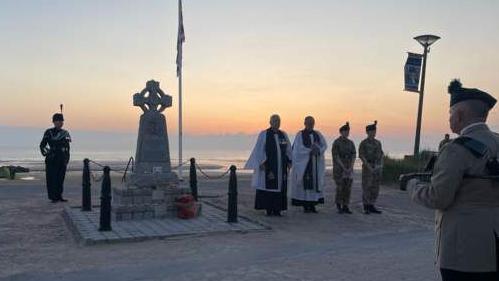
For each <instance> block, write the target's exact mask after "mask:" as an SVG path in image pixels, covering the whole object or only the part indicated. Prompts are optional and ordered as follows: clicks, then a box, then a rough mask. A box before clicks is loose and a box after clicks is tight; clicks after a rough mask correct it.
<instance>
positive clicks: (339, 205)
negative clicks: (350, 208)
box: [336, 203, 344, 214]
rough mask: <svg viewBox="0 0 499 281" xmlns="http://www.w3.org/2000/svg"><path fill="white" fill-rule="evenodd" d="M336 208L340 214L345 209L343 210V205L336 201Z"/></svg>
mask: <svg viewBox="0 0 499 281" xmlns="http://www.w3.org/2000/svg"><path fill="white" fill-rule="evenodd" d="M336 209H338V214H343V213H344V210H343V207H341V204H338V203H336Z"/></svg>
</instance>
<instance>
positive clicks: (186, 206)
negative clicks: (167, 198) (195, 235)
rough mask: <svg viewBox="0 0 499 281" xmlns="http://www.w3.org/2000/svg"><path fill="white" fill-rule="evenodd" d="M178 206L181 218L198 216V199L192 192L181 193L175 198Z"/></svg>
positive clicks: (178, 215)
mask: <svg viewBox="0 0 499 281" xmlns="http://www.w3.org/2000/svg"><path fill="white" fill-rule="evenodd" d="M175 205H176V206H177V217H178V218H180V219H192V218H194V217H195V216H196V213H197V206H196V200H194V197H193V196H192V195H190V194H186V195H181V196H179V197H178V198H177V199H175Z"/></svg>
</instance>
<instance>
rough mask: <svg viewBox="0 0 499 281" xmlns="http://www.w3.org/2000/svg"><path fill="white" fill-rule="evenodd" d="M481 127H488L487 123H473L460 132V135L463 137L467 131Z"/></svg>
mask: <svg viewBox="0 0 499 281" xmlns="http://www.w3.org/2000/svg"><path fill="white" fill-rule="evenodd" d="M480 125H486V124H485V122H476V123H471V124H469V125H468V126H466V127H464V128H463V129H462V130H461V132H459V135H463V134H464V133H466V132H467V131H469V130H470V129H471V128H473V127H475V126H480Z"/></svg>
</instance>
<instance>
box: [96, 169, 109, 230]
mask: <svg viewBox="0 0 499 281" xmlns="http://www.w3.org/2000/svg"><path fill="white" fill-rule="evenodd" d="M110 171H111V169H110V168H109V166H106V167H104V176H103V178H102V190H101V197H100V224H99V231H111V230H112V229H111V177H110V175H109V172H110Z"/></svg>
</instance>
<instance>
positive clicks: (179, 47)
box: [177, 0, 185, 77]
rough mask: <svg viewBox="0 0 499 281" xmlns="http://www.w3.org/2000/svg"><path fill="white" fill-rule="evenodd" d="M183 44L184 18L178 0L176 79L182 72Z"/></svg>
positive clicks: (179, 0)
mask: <svg viewBox="0 0 499 281" xmlns="http://www.w3.org/2000/svg"><path fill="white" fill-rule="evenodd" d="M184 42H185V33H184V17H183V15H182V0H178V35H177V77H179V76H180V72H181V71H182V44H183V43H184Z"/></svg>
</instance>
